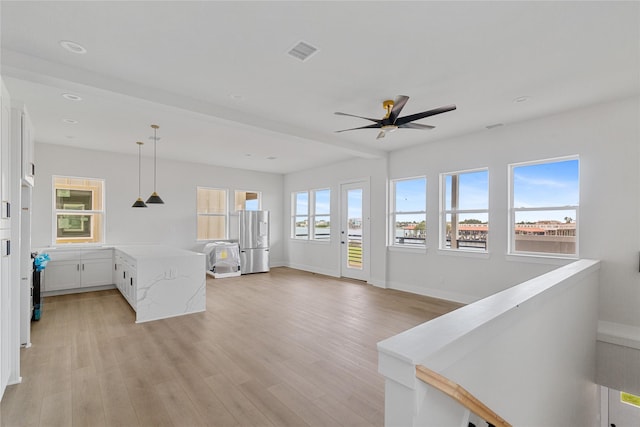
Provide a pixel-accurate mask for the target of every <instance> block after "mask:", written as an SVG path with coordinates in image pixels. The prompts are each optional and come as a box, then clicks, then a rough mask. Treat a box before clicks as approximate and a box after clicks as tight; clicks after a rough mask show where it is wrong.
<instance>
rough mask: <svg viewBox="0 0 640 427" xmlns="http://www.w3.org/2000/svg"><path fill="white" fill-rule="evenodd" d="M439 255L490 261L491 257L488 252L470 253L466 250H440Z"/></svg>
mask: <svg viewBox="0 0 640 427" xmlns="http://www.w3.org/2000/svg"><path fill="white" fill-rule="evenodd" d="M438 255H446V256H460V257H466V258H480V259H489V257H490V255H489V252H487V251H469V250H464V249H438Z"/></svg>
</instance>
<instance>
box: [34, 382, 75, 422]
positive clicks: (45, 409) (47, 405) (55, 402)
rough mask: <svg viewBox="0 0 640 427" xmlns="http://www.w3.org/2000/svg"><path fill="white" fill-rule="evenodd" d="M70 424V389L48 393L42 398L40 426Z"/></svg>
mask: <svg viewBox="0 0 640 427" xmlns="http://www.w3.org/2000/svg"><path fill="white" fill-rule="evenodd" d="M72 424H73V419H72V393H71V390H68V391H61V392H58V393H52V394H48V395H47V396H45V397H44V398H43V399H42V410H41V411H40V422H39V425H40V427H63V426H70V425H72Z"/></svg>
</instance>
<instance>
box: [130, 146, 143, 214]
mask: <svg viewBox="0 0 640 427" xmlns="http://www.w3.org/2000/svg"><path fill="white" fill-rule="evenodd" d="M136 144H138V199H137V200H136V201H135V202H134V203H133V205H131V207H132V208H146V207H147V205H146V204H145V203H144V201H143V200H142V197H140V170H141V166H142V165H141V163H142V162H141V160H140V158H141V148H142V144H144V142H140V141H138V142H136Z"/></svg>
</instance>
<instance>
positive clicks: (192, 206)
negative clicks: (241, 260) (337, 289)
mask: <svg viewBox="0 0 640 427" xmlns="http://www.w3.org/2000/svg"><path fill="white" fill-rule="evenodd" d="M35 160H36V172H37V175H36V183H35V186H34V191H33V231H32V233H33V234H32V242H33V247H34V248H45V247H47V246H50V245H51V244H52V238H53V234H52V233H53V231H52V227H53V221H52V209H53V200H52V186H53V184H52V183H53V181H52V176H53V175H63V176H77V177H89V178H101V179H104V180H105V196H106V197H105V202H106V203H105V206H106V233H105V234H106V242H105V243H106V244H113V245H117V244H120V245H122V244H165V245H170V246H173V247H178V248H182V249H187V250H194V249H197V248H198V247H200V246H201V242H197V241H196V187H198V186H203V187H212V188H224V189H227V190H228V191H229V192H230V197H231V198H233V192H234V191H235V190H253V191H260V192H262V208H263V209H265V210H269V211H271V218H272V222H271V250H270V253H271V265H272V266H277V265H282V264H283V248H282V237H281V236H282V218H283V212H282V181H283V177H282V175H280V174H271V173H262V172H253V171H248V170H242V169H232V168H223V167H216V166H208V165H203V164H196V163H186V162H179V161H171V160H166V159H160V158H159V159H158V168H157V170H158V184H157V189H158V193H159V194H160V196H161V197H162V199H163V200H164V201H165V204H164V205H159V206H149V207H148V208H146V209H143V208H136V209H134V208H132V207H131V205H132V204H133V202H134V201H135V200H136V198H137V197H138V158H137V156H130V155H124V154H117V153H109V152H102V151H92V150H82V149H77V148H70V147H65V146H60V145H52V144H40V143H36V148H35ZM152 191H153V159H152V158H148V157H143V158H142V197H143V199H146V198H147V196H148V195H149V194H151V192H152ZM230 222H231V224H232V226H233V225H234V224H235V225H236V226H237V220H236V221H233V218H232V219H231V221H230ZM232 231H233V230H232ZM231 234H232V235H231V237H233V235H234V233H233V232H232V233H231ZM235 234H237V233H235Z"/></svg>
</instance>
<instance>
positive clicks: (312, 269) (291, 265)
mask: <svg viewBox="0 0 640 427" xmlns="http://www.w3.org/2000/svg"><path fill="white" fill-rule="evenodd" d="M283 267H289V268H295V269H296V270H302V271H308V272H310V273H316V274H324V275H325V276H331V277H340V272H339V271H334V270H330V269H326V268H318V267H316V266H314V265H305V264H296V263H288V264H286V265H283Z"/></svg>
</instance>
